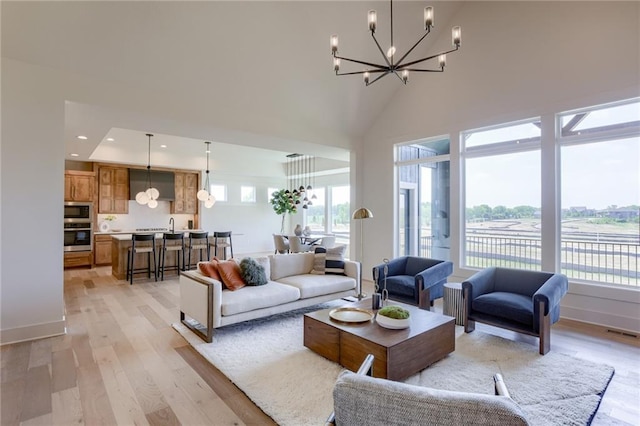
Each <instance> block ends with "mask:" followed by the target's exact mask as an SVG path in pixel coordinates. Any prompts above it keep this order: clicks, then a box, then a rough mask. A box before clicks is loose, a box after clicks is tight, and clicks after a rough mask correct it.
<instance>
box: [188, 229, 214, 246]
mask: <svg viewBox="0 0 640 426" xmlns="http://www.w3.org/2000/svg"><path fill="white" fill-rule="evenodd" d="M208 241H209V232H207V231H202V232H189V247H190V248H206V247H207V245H208Z"/></svg>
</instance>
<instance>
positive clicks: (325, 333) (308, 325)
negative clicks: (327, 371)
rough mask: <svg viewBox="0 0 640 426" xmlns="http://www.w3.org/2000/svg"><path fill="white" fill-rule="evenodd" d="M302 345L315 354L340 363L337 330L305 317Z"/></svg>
mask: <svg viewBox="0 0 640 426" xmlns="http://www.w3.org/2000/svg"><path fill="white" fill-rule="evenodd" d="M304 345H305V346H306V347H307V348H309V349H311V350H312V351H314V352H315V353H317V354H319V355H322V356H323V357H325V358H327V359H329V360H331V361H333V362H336V363H340V330H338V329H337V328H334V327H331V326H330V325H328V324H325V323H323V322H321V321H317V320H315V319H313V318H310V317H308V316H305V317H304Z"/></svg>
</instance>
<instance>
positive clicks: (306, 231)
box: [302, 226, 311, 237]
mask: <svg viewBox="0 0 640 426" xmlns="http://www.w3.org/2000/svg"><path fill="white" fill-rule="evenodd" d="M302 234H303V235H304V236H305V237H308V236H309V235H311V228H309V227H308V226H305V227H304V230H303V231H302Z"/></svg>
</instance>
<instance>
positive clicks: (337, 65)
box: [333, 58, 340, 72]
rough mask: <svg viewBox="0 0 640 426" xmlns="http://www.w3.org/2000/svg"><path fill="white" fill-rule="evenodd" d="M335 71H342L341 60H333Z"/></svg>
mask: <svg viewBox="0 0 640 426" xmlns="http://www.w3.org/2000/svg"><path fill="white" fill-rule="evenodd" d="M333 70H334V71H335V72H338V71H339V70H340V59H339V58H333Z"/></svg>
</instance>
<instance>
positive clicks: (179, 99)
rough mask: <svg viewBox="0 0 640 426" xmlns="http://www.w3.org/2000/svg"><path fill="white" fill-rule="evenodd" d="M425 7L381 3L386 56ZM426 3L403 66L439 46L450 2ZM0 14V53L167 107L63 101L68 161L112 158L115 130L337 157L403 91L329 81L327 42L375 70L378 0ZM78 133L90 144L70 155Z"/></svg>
mask: <svg viewBox="0 0 640 426" xmlns="http://www.w3.org/2000/svg"><path fill="white" fill-rule="evenodd" d="M427 5H429V3H427V2H422V1H421V2H405V1H396V2H395V3H394V30H395V42H396V43H395V44H396V45H397V46H398V47H399V50H403V49H406V48H408V47H410V46H411V45H412V44H413V43H414V42H415V41H416V40H417V38H418V37H419V36H421V34H422V10H423V8H424V7H425V6H427ZM433 5H434V7H435V13H436V21H435V22H436V26H435V30H434V31H433V33H432V34H431V35H430V36H428V37H427V39H426V40H425V42H423V43H424V46H422V45H421V46H420V48H419V49H418V50H419V52H418V53H417V55H416V57H418V56H420V55H421V54H422V55H424V54H426V53H433V52H434V51H436V50H442V49H446V48H448V47H449V46H450V44H448V43H447V41H448V40H449V36H448V34H449V33H450V28H451V26H453V25H454V23H453V22H450V21H451V17H452V16H453V15H454V13H455V11H456V10H457V8H458V7H460V3H457V2H435V3H434V4H433ZM1 7H2V56H3V57H6V58H11V59H15V60H18V61H22V62H26V63H29V64H33V65H38V66H42V67H46V68H48V69H53V70H56V71H61V72H64V73H68V74H71V75H81V76H85V77H87V78H91V79H95V80H99V81H106V82H109V83H111V84H119V85H123V86H125V87H132V88H142V89H144V90H146V91H153V93H156V94H157V95H158V98H159V99H164V100H165V101H166V103H167V104H170V105H165V109H170V108H169V107H173V108H174V110H173V111H172V113H171V117H167V116H166V115H164V116H156V115H154V113H153V111H145V112H141V111H139V110H137V109H132V110H131V111H128V110H127V109H126V108H123V109H121V110H113V109H109V108H103V107H102V106H101V105H87V104H84V103H83V102H77V100H75V99H69V101H68V103H67V114H66V119H65V139H66V140H65V143H66V144H67V155H68V154H69V152H71V151H77V152H79V154H80V157H79V159H86V160H89V159H93V160H101V161H116V160H117V159H114V158H109V157H108V156H107V153H108V152H109V149H102V150H96V147H97V146H98V144H104V143H105V142H104V140H105V138H106V137H107V134H108V133H109V132H110V131H112V129H114V128H115V129H128V130H132V131H134V132H140V134H144V133H147V132H152V133H153V132H158V133H162V134H164V135H168V136H177V137H182V138H188V139H192V140H193V141H194V143H196V142H197V143H199V144H201V143H202V141H203V140H213V141H214V142H218V143H228V144H235V145H247V146H252V147H258V148H262V149H272V150H276V151H279V152H281V153H287V152H303V153H308V154H312V155H318V156H323V157H326V158H333V159H339V160H348V150H350V149H352V148H353V146H354V144H355V143H357V142H358V141H359V139H360V138H361V137H362V135H363V134H364V133H365V132H366V131H367V129H368V128H369V127H370V126H371V125H372V123H373V122H374V121H375V120H376V118H377V117H378V116H379V114H381V113H382V111H383V110H384V108H385V105H386V104H387V103H388V102H389V100H390V99H391V97H392V96H393V95H394V94H395V93H396V92H397V91H400V90H412V86H411V84H410V83H409V85H407V86H404V85H402V84H401V83H400V82H399V80H398V79H396V78H394V77H386V78H384V79H382V80H380V81H379V82H377V83H376V84H374V85H373V86H370V87H365V86H364V84H363V83H362V79H361V77H360V76H352V77H336V76H335V75H334V74H333V70H332V62H331V54H330V48H329V37H330V35H331V34H334V33H337V34H338V35H339V36H340V53H341V54H342V55H344V56H348V57H353V58H357V59H363V60H367V61H372V62H379V61H380V60H381V58H380V56H379V52H378V51H377V48H376V47H375V44H374V43H373V41H372V40H371V37H370V35H369V33H368V31H367V22H366V15H367V11H368V10H369V9H377V10H378V28H379V29H378V32H377V33H376V35H377V36H378V37H379V40H380V41H381V44H382V45H383V48H385V49H386V47H385V46H387V45H388V43H389V41H388V38H389V21H388V20H389V2H387V1H382V2H378V1H366V2H360V1H343V2H331V1H318V2H314V1H283V2H275V1H258V2H248V1H247V2H245V1H226V2H218V1H211V2H209V1H199V2H183V1H176V2H164V1H159V2H150V1H143V2H135V1H132V2H110V1H109V2H107V1H105V2H101V1H90V2H11V1H3V2H2V4H1ZM440 35H442V37H439V36H440ZM343 67H344V68H345V69H346V66H345V65H344V63H343ZM412 78H420V79H424V78H427V79H428V78H433V77H432V76H431V74H423V75H415V76H413V77H412ZM434 84H437V78H435V79H434ZM78 134H88V135H89V141H87V142H84V145H81V142H78V140H77V139H76V138H75V137H76V136H77V135H78ZM142 145H143V147H144V145H145V144H144V141H142ZM198 149H200V147H198ZM100 151H103V153H102V154H100ZM101 155H103V156H106V157H101Z"/></svg>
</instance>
